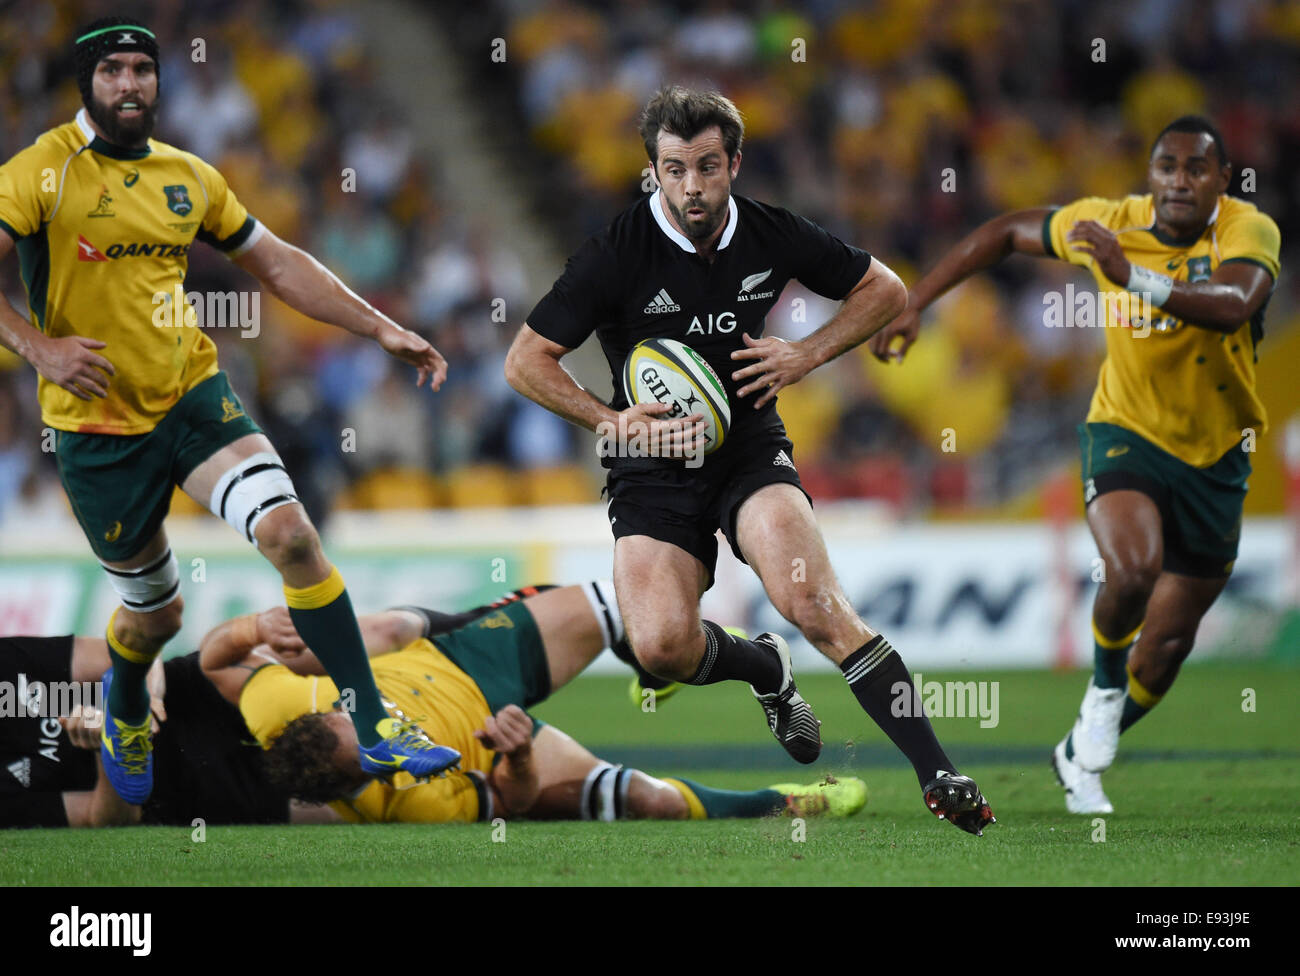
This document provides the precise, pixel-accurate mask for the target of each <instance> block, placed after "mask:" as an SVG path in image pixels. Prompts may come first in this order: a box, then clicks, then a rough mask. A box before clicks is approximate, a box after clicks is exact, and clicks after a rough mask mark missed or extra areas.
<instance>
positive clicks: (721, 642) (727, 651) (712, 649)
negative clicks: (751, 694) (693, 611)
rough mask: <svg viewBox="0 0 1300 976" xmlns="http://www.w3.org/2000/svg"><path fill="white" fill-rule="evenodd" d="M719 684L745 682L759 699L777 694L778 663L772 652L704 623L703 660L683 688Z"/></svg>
mask: <svg viewBox="0 0 1300 976" xmlns="http://www.w3.org/2000/svg"><path fill="white" fill-rule="evenodd" d="M719 681H746V682H748V683H749V684H751V685H753V687H754V688H756V689H757V690H758V692H759V694H763V695H768V694H771V693H773V692H776V691H780V690H781V659H780V658H779V657H777V655H776V654H774V653H773V652H772V648H770V647H767V646H765V645H763V644H755V643H754V642H753V641H751V640H745V638H743V637H737V636H735V635H734V634H728V633H727V632H726V631H725V630H723V629H722V627H721V625H719V624H715V623H714V622H713V621H712V620H705V621H704V657H703V658H702V659H701V660H700V666H699V669H698V670H697V671H696V672H695V674H694V675H692V676H691V677H690V678H688V679H687V680H686V681H685V682H684V684H688V685H711V684H716V683H717V682H719Z"/></svg>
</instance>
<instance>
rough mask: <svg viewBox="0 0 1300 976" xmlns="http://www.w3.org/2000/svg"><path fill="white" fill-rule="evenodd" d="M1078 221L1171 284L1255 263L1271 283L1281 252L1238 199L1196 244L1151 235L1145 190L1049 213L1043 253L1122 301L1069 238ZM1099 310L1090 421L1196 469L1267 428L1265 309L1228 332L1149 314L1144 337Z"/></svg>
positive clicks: (1111, 307)
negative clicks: (1102, 342)
mask: <svg viewBox="0 0 1300 976" xmlns="http://www.w3.org/2000/svg"><path fill="white" fill-rule="evenodd" d="M1081 220H1095V221H1097V222H1098V223H1099V224H1101V225H1102V226H1103V227H1105V228H1107V229H1108V230H1110V231H1111V232H1113V233H1114V234H1115V236H1116V237H1117V238H1118V240H1119V243H1120V246H1121V247H1122V248H1123V249H1124V256H1125V257H1127V258H1128V259H1129V261H1131V262H1132V263H1134V264H1137V265H1140V266H1142V267H1145V268H1150V269H1151V270H1152V271H1157V272H1159V273H1160V274H1163V275H1168V276H1170V277H1172V278H1173V279H1174V280H1176V281H1189V282H1195V281H1205V280H1207V279H1208V278H1209V277H1210V275H1212V274H1213V273H1214V270H1215V269H1216V268H1218V267H1219V265H1221V264H1224V263H1226V262H1229V261H1248V262H1250V263H1252V264H1257V265H1259V266H1260V267H1262V268H1264V269H1265V270H1266V271H1268V273H1269V274H1270V275H1272V277H1273V280H1274V281H1275V282H1276V281H1277V275H1278V270H1279V267H1280V254H1281V246H1282V245H1281V234H1280V233H1279V232H1278V229H1277V224H1275V223H1274V222H1273V220H1272V219H1271V218H1270V217H1269V216H1268V215H1267V214H1263V213H1261V212H1260V211H1259V210H1257V209H1256V208H1255V206H1254V204H1250V203H1246V202H1245V201H1244V200H1238V199H1236V198H1235V197H1230V196H1226V195H1225V196H1221V197H1220V198H1219V203H1218V206H1217V207H1216V208H1215V211H1214V213H1213V215H1212V216H1211V218H1210V222H1209V225H1208V226H1207V227H1206V229H1205V230H1204V232H1202V233H1201V235H1200V236H1199V237H1197V238H1196V239H1195V240H1171V239H1169V238H1168V237H1166V236H1165V235H1164V234H1162V233H1160V232H1159V231H1157V230H1156V227H1155V208H1154V205H1153V203H1152V199H1151V195H1150V194H1147V195H1146V196H1130V197H1126V198H1125V199H1123V200H1103V199H1101V198H1098V197H1086V198H1084V199H1082V200H1076V201H1075V202H1074V203H1071V204H1068V205H1066V206H1064V207H1061V208H1060V209H1058V210H1054V211H1052V213H1051V214H1050V215H1049V216H1048V217H1047V219H1046V220H1045V221H1044V222H1043V244H1044V245H1045V246H1046V247H1047V251H1048V253H1049V254H1051V255H1053V256H1055V257H1058V258H1061V259H1062V260H1065V261H1069V262H1070V263H1071V264H1077V265H1079V266H1081V267H1086V268H1088V269H1089V270H1090V271H1091V272H1092V276H1093V278H1094V279H1096V282H1097V287H1098V289H1099V291H1101V292H1103V293H1109V294H1115V295H1123V294H1127V293H1126V292H1125V291H1124V288H1123V286H1122V285H1117V284H1115V283H1113V282H1112V281H1110V279H1108V278H1107V277H1106V276H1105V274H1103V273H1102V271H1101V268H1099V267H1097V266H1096V264H1095V263H1094V261H1093V259H1092V257H1091V256H1090V255H1088V254H1087V253H1085V252H1083V251H1080V250H1077V249H1075V248H1074V247H1072V246H1070V245H1069V244H1068V243H1067V242H1066V239H1065V237H1066V234H1068V233H1069V231H1070V228H1071V227H1072V226H1074V224H1075V223H1076V222H1077V221H1081ZM1101 304H1102V305H1103V306H1104V307H1105V310H1106V311H1105V316H1106V319H1105V324H1106V359H1105V361H1104V362H1103V363H1102V365H1101V373H1100V375H1099V376H1098V378H1097V389H1096V392H1094V393H1093V397H1092V406H1091V407H1090V409H1089V410H1088V420H1089V421H1090V422H1101V423H1110V424H1116V425H1118V426H1120V427H1124V428H1126V429H1128V430H1131V431H1133V432H1134V433H1136V434H1140V435H1141V436H1142V437H1145V438H1146V439H1147V440H1149V441H1151V442H1152V443H1153V444H1155V445H1157V446H1158V447H1160V448H1163V449H1164V450H1166V451H1168V452H1169V453H1170V454H1172V455H1174V456H1175V457H1177V458H1180V459H1181V460H1183V461H1185V462H1187V463H1188V464H1190V465H1192V466H1194V467H1198V468H1205V467H1209V466H1210V465H1212V464H1214V462H1215V461H1217V460H1219V458H1221V457H1223V455H1224V454H1225V453H1227V452H1228V451H1229V450H1230V449H1231V448H1233V447H1235V446H1237V445H1238V444H1240V443H1241V438H1242V431H1243V430H1244V429H1246V428H1251V429H1253V430H1254V431H1255V432H1256V433H1263V432H1264V431H1265V430H1267V429H1268V417H1267V414H1266V413H1265V411H1264V404H1263V403H1262V402H1261V401H1260V399H1259V396H1258V394H1257V393H1256V392H1255V360H1256V358H1257V348H1258V345H1259V342H1260V339H1261V338H1263V334H1264V308H1260V310H1259V312H1258V313H1256V315H1255V316H1254V318H1253V319H1252V320H1251V321H1249V322H1243V323H1241V326H1240V328H1238V329H1237V330H1236V331H1235V332H1233V333H1232V334H1230V335H1224V334H1222V333H1219V332H1214V331H1212V330H1210V329H1204V328H1200V327H1198V326H1194V325H1188V324H1187V323H1185V322H1183V321H1182V320H1180V319H1178V318H1176V317H1174V316H1172V315H1167V314H1165V313H1164V312H1163V311H1161V310H1159V309H1156V310H1153V312H1152V322H1151V323H1150V331H1149V332H1148V333H1147V334H1146V335H1143V334H1142V333H1143V332H1144V331H1146V330H1145V329H1143V328H1141V327H1139V328H1138V329H1137V330H1136V331H1135V330H1134V329H1133V328H1132V323H1131V322H1130V321H1129V320H1128V318H1127V317H1126V316H1125V315H1124V312H1125V306H1124V304H1120V303H1117V302H1113V301H1105V302H1102V303H1101ZM1265 305H1267V302H1265ZM1134 313H1135V314H1136V310H1134ZM1139 325H1140V323H1139Z"/></svg>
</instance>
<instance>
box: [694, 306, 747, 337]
mask: <svg viewBox="0 0 1300 976" xmlns="http://www.w3.org/2000/svg"><path fill="white" fill-rule="evenodd" d="M735 330H736V313H735V312H721V313H719V314H717V315H714V314H713V313H712V312H710V313H709V314H708V315H706V316H705V317H704V318H702V319H701V318H700V317H699V316H698V315H697V316H695V317H694V318H693V319H691V327H690V328H689V329H687V330H686V334H687V335H692V334H694V335H713V333H715V332H717V333H721V334H722V335H726V334H727V333H729V332H734V331H735Z"/></svg>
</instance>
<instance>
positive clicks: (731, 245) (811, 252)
mask: <svg viewBox="0 0 1300 976" xmlns="http://www.w3.org/2000/svg"><path fill="white" fill-rule="evenodd" d="M660 193H661V191H655V193H654V194H652V195H651V196H649V197H647V198H645V199H643V200H641V201H639V202H637V203H636V204H634V205H633V206H631V207H629V208H628V209H627V210H625V211H623V213H621V214H619V215H618V216H617V217H615V218H614V220H613V221H612V222H611V223H610V225H609V226H608V227H607V228H606V229H605V230H604V231H602V232H601V233H599V234H596V235H595V236H593V237H591V238H589V239H588V240H587V241H586V242H585V243H584V244H583V245H582V247H580V248H579V249H578V251H577V253H575V254H574V255H573V256H572V257H571V258H569V261H568V264H567V265H566V266H565V269H564V273H563V274H562V275H561V276H560V277H559V279H558V280H557V281H556V282H555V284H554V286H553V287H552V288H551V290H550V292H549V293H548V294H547V295H546V296H545V297H544V298H542V300H541V301H540V302H538V303H537V306H536V307H535V308H534V309H533V310H532V312H531V313H529V315H528V319H527V322H528V325H529V326H530V327H531V328H532V329H533V330H534V331H535V332H537V333H538V334H539V335H541V336H543V337H544V338H546V339H549V340H551V341H552V342H555V343H557V344H559V345H562V346H566V347H568V348H570V349H572V348H575V347H577V346H579V345H581V344H582V343H583V342H584V341H585V340H586V338H587V337H588V336H589V335H591V333H592V332H595V333H596V335H597V337H598V338H599V340H600V345H601V348H602V349H603V350H604V352H605V358H606V360H607V361H608V362H609V368H610V372H611V375H612V378H613V385H614V399H613V401H612V402H611V404H610V405H611V406H612V407H613V408H614V409H615V410H624V409H626V408H627V406H628V402H627V399H626V398H625V397H624V395H623V382H622V369H623V363H624V361H625V360H626V359H627V355H628V353H629V352H631V351H632V347H633V346H635V345H636V344H637V343H638V342H640V341H642V340H643V339H650V338H658V339H677V340H680V341H681V342H684V343H685V344H686V345H688V346H690V347H691V348H692V349H694V350H695V351H696V352H698V353H699V354H700V355H701V356H703V357H704V358H705V359H706V360H708V362H709V365H710V366H712V367H713V369H714V371H715V372H716V373H717V374H718V376H719V378H720V379H721V380H722V383H723V386H724V387H725V388H726V390H727V396H728V397H729V398H730V400H731V422H732V427H731V432H730V433H729V434H728V438H727V440H728V443H730V442H731V441H732V440H733V439H739V438H740V437H743V436H744V435H745V434H746V433H748V432H752V431H758V430H763V429H766V428H769V427H775V426H778V425H780V423H781V420H780V417H779V416H778V414H777V411H776V400H775V399H773V400H772V402H770V403H768V405H767V406H765V407H764V408H763V409H762V410H755V409H754V407H753V404H754V402H755V401H756V400H757V398H758V397H759V395H760V394H759V393H758V392H757V391H756V392H754V393H751V394H750V395H749V396H747V397H745V398H744V399H741V398H739V397H737V396H736V391H737V390H739V389H740V387H741V386H742V385H743V384H742V383H737V382H735V381H733V380H732V378H731V374H732V373H733V372H734V371H736V370H738V369H741V368H743V367H745V366H748V365H751V363H752V360H733V359H732V358H731V353H732V352H733V351H735V350H737V349H743V348H745V342H744V339H742V338H741V335H742V334H743V333H748V334H749V335H750V337H751V338H754V339H757V338H760V337H761V336H762V334H763V325H764V319H765V318H766V316H767V313H768V312H769V311H770V310H771V309H772V306H773V305H775V304H776V301H777V299H778V298H779V297H780V295H781V292H782V290H783V289H784V288H785V286H786V284H787V283H788V282H789V281H790V280H791V279H794V280H797V281H799V282H800V283H801V284H803V285H804V286H805V287H807V288H809V289H811V290H812V291H814V292H816V293H817V294H819V295H821V296H823V297H825V298H830V299H834V300H840V299H843V298H844V297H845V296H846V295H847V294H848V293H849V292H850V291H852V290H853V287H854V285H856V284H857V283H858V281H860V280H861V278H862V276H863V275H864V274H866V272H867V269H868V268H869V267H870V266H871V255H870V254H868V253H867V252H866V251H863V250H860V249H859V248H856V247H853V246H851V245H848V244H845V243H844V242H842V241H840V240H839V239H837V238H835V237H833V236H832V235H831V234H829V233H828V232H826V231H825V230H823V229H822V228H821V227H819V226H817V225H816V224H814V223H813V222H812V221H810V220H807V219H805V218H803V217H800V216H798V215H797V214H793V213H791V212H790V211H788V210H783V209H781V208H780V207H772V206H768V205H767V204H764V203H759V202H757V201H755V200H750V199H748V198H746V197H739V196H735V195H734V194H733V195H732V197H731V203H730V216H729V218H728V221H727V225H726V228H725V229H724V230H723V232H722V236H721V237H720V238H719V240H718V247H717V252H716V256H715V258H714V260H713V261H712V262H710V261H708V260H707V259H706V258H704V257H702V256H701V255H699V254H697V253H696V252H695V247H694V245H693V244H691V242H690V240H689V239H688V238H687V237H686V236H685V235H683V234H682V233H680V232H679V231H678V230H677V229H676V228H675V227H673V225H672V224H671V223H670V222H669V220H668V217H667V216H666V215H665V214H664V211H663V208H662V206H661V202H660ZM746 382H748V381H746ZM725 447H726V445H724V450H725ZM658 463H665V462H658ZM706 463H707V462H706ZM606 464H607V465H608V464H609V459H606ZM620 466H621V463H620Z"/></svg>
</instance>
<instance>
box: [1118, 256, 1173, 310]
mask: <svg viewBox="0 0 1300 976" xmlns="http://www.w3.org/2000/svg"><path fill="white" fill-rule="evenodd" d="M1124 287H1125V288H1127V289H1128V290H1129V291H1131V292H1136V293H1138V294H1142V293H1146V294H1148V295H1150V296H1151V304H1152V305H1154V306H1155V307H1156V308H1163V307H1164V304H1165V302H1167V301H1169V296H1170V294H1171V293H1172V292H1173V290H1174V279H1173V278H1170V277H1169V276H1168V275H1162V274H1161V273H1160V272H1158V271H1152V270H1151V269H1150V268H1144V267H1142V266H1141V265H1138V264H1132V263H1130V264H1129V273H1128V284H1127V285H1125V286H1124Z"/></svg>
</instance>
